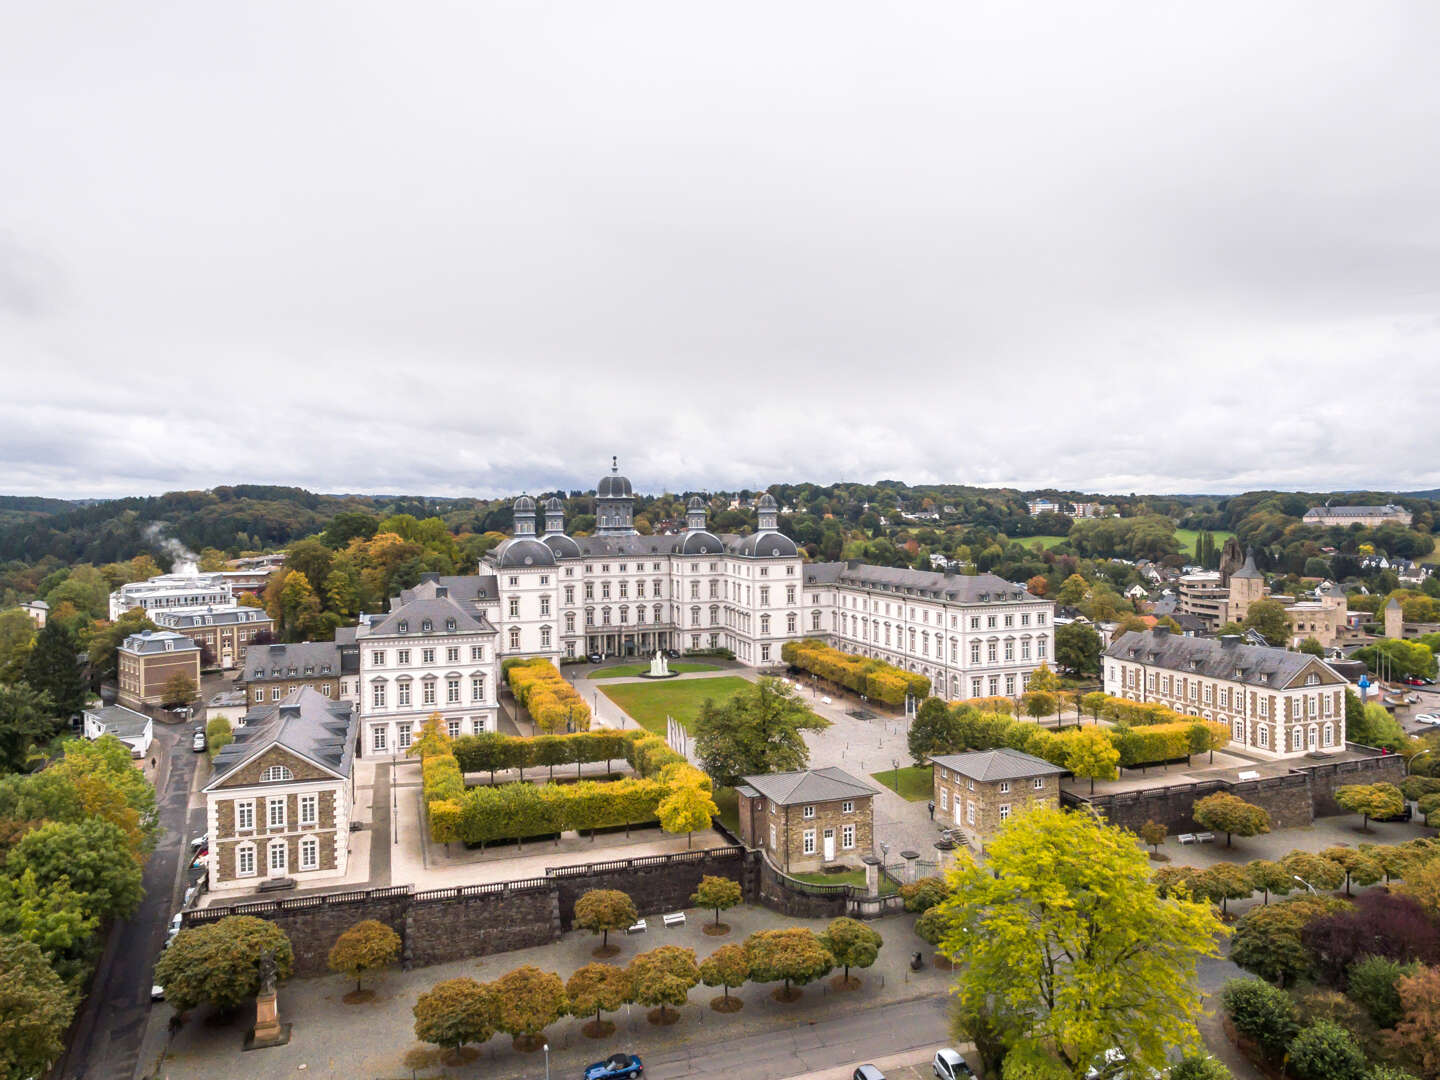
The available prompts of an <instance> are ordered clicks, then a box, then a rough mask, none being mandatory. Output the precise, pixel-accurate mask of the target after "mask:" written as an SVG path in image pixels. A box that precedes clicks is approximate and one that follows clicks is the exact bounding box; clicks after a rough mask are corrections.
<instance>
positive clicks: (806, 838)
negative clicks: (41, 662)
mask: <svg viewBox="0 0 1440 1080" xmlns="http://www.w3.org/2000/svg"><path fill="white" fill-rule="evenodd" d="M800 854H802V855H814V854H815V830H814V829H806V830H805V831H804V832H803V833H801V834H800Z"/></svg>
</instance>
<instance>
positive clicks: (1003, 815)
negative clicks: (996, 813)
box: [1000, 803, 1010, 821]
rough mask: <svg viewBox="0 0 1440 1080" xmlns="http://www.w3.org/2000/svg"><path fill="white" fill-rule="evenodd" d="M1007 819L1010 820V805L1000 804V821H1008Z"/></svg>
mask: <svg viewBox="0 0 1440 1080" xmlns="http://www.w3.org/2000/svg"><path fill="white" fill-rule="evenodd" d="M1009 818H1010V804H1009V803H1001V804H1000V820H1001V821H1008V820H1009Z"/></svg>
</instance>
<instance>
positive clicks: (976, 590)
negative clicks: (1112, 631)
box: [805, 559, 1050, 604]
mask: <svg viewBox="0 0 1440 1080" xmlns="http://www.w3.org/2000/svg"><path fill="white" fill-rule="evenodd" d="M805 584H807V585H810V584H839V585H856V586H859V587H862V588H870V589H874V588H879V589H888V590H890V591H892V592H902V593H907V594H910V595H917V596H929V597H931V598H933V599H937V600H955V601H958V602H959V603H962V604H978V603H1023V602H1026V601H1030V602H1034V603H1037V604H1049V603H1050V601H1048V600H1042V599H1041V598H1040V597H1038V596H1032V595H1031V594H1030V593H1028V592H1027V591H1026V590H1025V588H1024V586H1021V585H1016V584H1014V583H1013V582H1009V581H1006V580H1005V579H1004V578H1001V577H998V576H997V575H995V574H973V575H972V574H942V573H939V572H937V571H934V570H909V569H905V568H904V567H895V566H872V565H871V564H869V563H862V562H860V561H859V560H857V559H852V560H850V561H849V562H831V563H807V564H806V566H805Z"/></svg>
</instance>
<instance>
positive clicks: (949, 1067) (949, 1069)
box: [930, 1049, 975, 1080]
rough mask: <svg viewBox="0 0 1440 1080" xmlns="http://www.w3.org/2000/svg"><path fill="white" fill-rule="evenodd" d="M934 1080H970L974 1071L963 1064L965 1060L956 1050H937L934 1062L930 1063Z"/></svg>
mask: <svg viewBox="0 0 1440 1080" xmlns="http://www.w3.org/2000/svg"><path fill="white" fill-rule="evenodd" d="M930 1069H931V1071H932V1072H934V1074H935V1077H936V1080H972V1078H973V1077H974V1076H975V1070H974V1069H972V1068H970V1066H969V1065H967V1064H965V1059H964V1058H963V1057H961V1056H960V1054H959V1051H956V1050H949V1049H946V1050H937V1051H935V1060H934V1061H932V1062H931V1063H930Z"/></svg>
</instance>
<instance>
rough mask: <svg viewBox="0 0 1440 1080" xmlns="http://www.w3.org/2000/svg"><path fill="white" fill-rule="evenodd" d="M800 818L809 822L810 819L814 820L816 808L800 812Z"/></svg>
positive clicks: (806, 808) (807, 808)
mask: <svg viewBox="0 0 1440 1080" xmlns="http://www.w3.org/2000/svg"><path fill="white" fill-rule="evenodd" d="M800 816H801V817H802V818H804V819H806V820H807V821H808V820H809V819H810V818H813V817H814V816H815V807H814V806H807V807H805V808H804V809H803V810H801V811H800Z"/></svg>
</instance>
